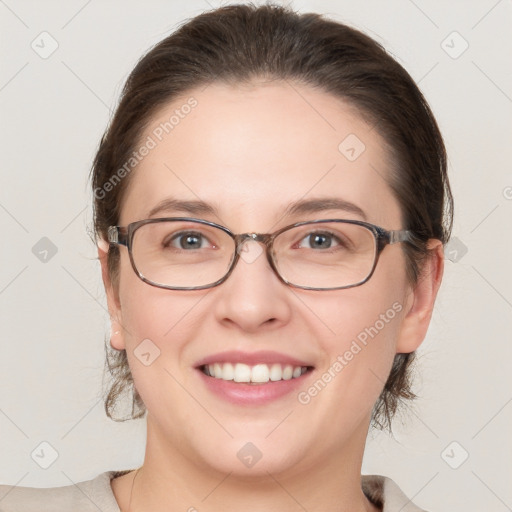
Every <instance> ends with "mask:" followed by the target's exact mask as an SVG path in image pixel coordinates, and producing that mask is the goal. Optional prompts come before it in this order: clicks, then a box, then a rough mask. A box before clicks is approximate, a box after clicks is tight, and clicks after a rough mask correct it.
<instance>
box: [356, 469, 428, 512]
mask: <svg viewBox="0 0 512 512" xmlns="http://www.w3.org/2000/svg"><path fill="white" fill-rule="evenodd" d="M361 487H362V489H363V492H364V494H365V496H366V497H367V498H368V499H369V500H370V501H371V502H372V503H373V504H375V505H377V506H379V507H382V511H383V512H398V511H400V512H426V511H425V510H423V509H421V508H419V507H417V506H416V505H415V504H414V503H412V501H411V500H410V499H409V498H408V497H407V496H406V495H405V494H404V493H403V491H402V490H401V489H400V487H398V485H397V484H396V483H395V482H394V481H393V480H392V479H391V478H389V477H386V476H382V475H361Z"/></svg>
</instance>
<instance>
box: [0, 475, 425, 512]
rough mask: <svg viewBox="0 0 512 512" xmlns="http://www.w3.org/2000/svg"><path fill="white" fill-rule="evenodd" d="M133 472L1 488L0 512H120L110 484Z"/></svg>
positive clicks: (389, 504) (383, 495)
mask: <svg viewBox="0 0 512 512" xmlns="http://www.w3.org/2000/svg"><path fill="white" fill-rule="evenodd" d="M130 471H132V470H126V471H106V472H105V473H101V474H100V475H98V476H97V477H96V478H93V479H92V480H87V481H85V482H80V483H78V484H76V485H67V486H64V487H49V488H42V489H39V488H36V487H16V486H11V485H0V512H98V511H101V512H120V510H119V506H118V504H117V501H116V499H115V497H114V493H113V492H112V487H111V486H110V480H111V479H112V478H116V477H118V476H122V475H124V474H126V473H129V472H130ZM361 486H362V489H363V492H364V494H365V495H366V497H367V498H368V499H369V500H370V501H371V502H372V503H373V504H374V505H376V506H378V507H383V509H382V510H383V512H426V511H424V510H422V509H420V508H418V507H416V506H415V505H414V504H413V503H412V502H411V501H410V500H409V499H408V498H407V496H406V495H405V494H404V493H403V492H402V491H401V490H400V488H399V487H398V486H397V485H396V484H395V482H394V481H393V480H391V479H390V478H388V477H385V476H381V475H362V476H361Z"/></svg>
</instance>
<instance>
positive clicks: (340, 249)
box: [274, 222, 377, 289]
mask: <svg viewBox="0 0 512 512" xmlns="http://www.w3.org/2000/svg"><path fill="white" fill-rule="evenodd" d="M376 250H377V247H376V243H375V236H374V234H373V232H372V231H371V230H369V229H368V228H366V227H364V226H360V225H358V224H350V223H343V222H321V223H312V224H305V225H302V226H297V227H294V228H291V229H289V230H287V231H284V232H283V233H281V234H280V235H278V236H277V237H276V238H275V240H274V261H275V264H276V268H277V269H278V271H279V273H280V274H281V277H282V278H283V279H284V280H285V281H287V282H289V283H290V284H294V285H296V286H304V287H311V288H324V289H328V288H339V287H343V286H353V285H356V284H359V283H361V282H363V281H364V280H365V279H366V278H367V277H368V276H369V275H370V273H371V271H372V268H373V265H374V262H375V256H376Z"/></svg>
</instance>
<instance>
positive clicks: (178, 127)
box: [109, 82, 423, 475]
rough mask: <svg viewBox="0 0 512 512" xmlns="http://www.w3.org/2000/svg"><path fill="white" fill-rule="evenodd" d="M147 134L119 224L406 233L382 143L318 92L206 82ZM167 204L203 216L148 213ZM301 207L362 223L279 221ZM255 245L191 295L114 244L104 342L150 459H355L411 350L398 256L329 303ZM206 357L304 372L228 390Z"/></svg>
mask: <svg viewBox="0 0 512 512" xmlns="http://www.w3.org/2000/svg"><path fill="white" fill-rule="evenodd" d="M190 98H193V100H191V99H190ZM187 102H188V103H187ZM185 104H188V105H193V106H192V107H191V108H186V107H183V105H185ZM172 116H174V118H173V119H172V121H171V124H169V119H170V118H171V117H172ZM165 123H168V124H167V125H166V124H165ZM163 127H166V128H163ZM148 136H149V137H150V138H151V139H152V140H153V142H155V144H153V143H149V144H148V146H153V145H154V147H151V148H150V149H149V150H148V152H147V153H148V154H147V155H146V156H144V157H143V159H142V160H141V161H140V163H139V164H138V165H137V166H136V168H135V169H134V170H133V171H132V172H133V175H132V176H131V182H130V184H129V188H128V190H127V194H126V196H125V199H124V203H123V208H122V214H121V218H120V220H119V225H122V226H126V225H128V224H129V223H131V222H134V221H138V220H141V219H146V218H148V217H150V216H153V217H155V218H156V217H177V216H188V217H196V218H201V219H206V220H209V221H213V222H216V223H218V224H222V225H224V226H226V227H227V228H229V229H230V230H231V231H232V232H233V233H247V232H250V233H270V232H274V231H276V230H278V229H279V228H281V227H284V226H287V225H290V224H293V223H296V222H300V221H307V220H317V219H325V218H333V217H334V218H340V219H355V220H366V221H368V222H370V223H374V224H377V225H379V226H382V227H384V228H386V229H389V230H392V229H401V228H402V227H403V226H402V223H401V213H400V208H399V204H398V202H397V200H396V199H395V198H394V196H393V194H392V192H391V190H390V188H389V186H388V185H387V183H386V176H387V175H388V173H389V172H390V167H391V165H392V164H391V161H390V160H389V158H388V155H387V153H386V150H385V147H384V143H383V140H382V139H381V138H380V136H379V134H378V133H377V131H376V130H375V129H373V128H372V127H371V126H369V125H367V124H366V123H365V122H364V121H363V120H362V118H361V117H360V116H359V115H358V114H357V113H356V112H355V111H354V110H353V109H351V108H349V107H348V106H347V104H346V103H344V102H343V101H341V100H339V99H337V98H335V97H334V96H331V95H329V94H327V93H325V92H321V91H319V90H315V89H313V88H309V87H306V86H300V85H297V84H293V87H292V85H291V84H288V83H284V82H273V83H258V84H255V85H253V86H245V87H236V88H235V87H232V86H227V85H222V84H214V85H210V86H208V87H206V88H205V89H201V90H194V91H191V92H190V94H188V95H185V96H184V97H183V98H180V99H179V100H176V101H174V102H172V103H171V104H169V105H167V106H166V107H165V108H163V109H161V111H160V112H159V113H158V115H157V116H155V117H154V118H153V119H152V122H151V123H150V125H149V126H148V128H147V130H146V132H145V134H144V136H143V137H142V143H146V144H147V142H148V140H149V139H148ZM159 139H161V140H159ZM169 199H174V200H178V201H188V202H201V203H206V204H207V205H209V206H210V207H211V208H210V209H211V210H215V212H216V213H215V214H214V213H209V212H208V211H207V210H206V209H205V208H202V209H201V208H198V207H197V205H196V206H195V208H196V209H195V210H187V209H180V208H178V207H170V208H168V209H165V208H164V209H160V210H159V211H157V212H156V211H154V210H155V208H156V207H157V206H159V205H162V204H163V202H165V201H166V200H169ZM312 199H315V200H327V199H337V200H343V201H345V202H346V203H347V204H348V203H352V204H353V205H356V206H357V207H358V208H359V209H360V210H361V211H362V212H363V215H364V217H363V216H362V215H361V214H360V213H358V212H357V211H356V209H355V208H343V205H339V207H334V208H333V207H332V206H333V205H332V204H331V206H329V207H327V208H326V209H320V208H317V209H315V208H311V211H308V209H307V208H303V209H302V213H295V214H286V215H285V212H286V210H287V208H288V207H289V206H290V205H291V204H293V203H296V202H299V201H302V202H304V201H310V200H312ZM189 206H190V205H189ZM317 207H318V204H317ZM152 210H153V214H152V215H151V214H150V212H151V211H152ZM263 247H264V246H263V245H261V244H259V243H257V242H253V241H251V242H249V243H248V244H247V245H246V247H245V250H244V251H243V252H242V257H241V258H240V260H239V261H238V264H237V266H236V268H235V269H234V271H233V272H232V274H231V275H230V276H229V278H228V279H227V280H226V281H225V282H224V283H222V284H221V285H219V286H217V287H214V288H211V289H206V290H195V291H173V290H165V289H160V288H156V287H153V286H150V285H148V284H146V283H144V282H143V281H142V280H140V279H139V278H138V277H137V276H136V274H135V273H134V271H133V269H132V267H131V265H130V261H129V257H128V251H127V250H126V248H123V247H121V248H120V251H121V262H120V280H119V288H118V295H116V296H115V298H114V296H113V295H112V294H110V295H109V304H110V308H111V311H114V315H115V316H116V317H117V319H118V320H119V322H120V324H121V325H122V326H123V329H122V332H121V334H120V335H119V336H116V337H115V338H114V339H113V340H112V343H113V345H114V346H115V347H116V348H118V349H122V348H126V350H127V354H128V360H129V364H130V367H131V370H132V373H133V377H134V381H135V385H136V388H137V390H138V391H139V393H140V395H141V397H142V399H143V401H144V403H145V405H146V407H147V409H148V448H147V449H148V450H151V449H153V450H155V453H156V452H157V451H158V453H159V454H160V455H162V454H164V456H169V457H176V456H177V454H179V456H181V457H183V458H184V459H187V460H189V461H194V464H196V465H198V466H201V467H208V468H210V469H212V470H215V469H216V470H218V471H221V472H223V473H227V472H234V473H239V474H248V475H255V474H257V473H258V472H262V473H263V472H266V471H270V472H272V473H273V474H276V473H278V472H280V471H300V470H307V469H310V468H311V467H313V466H314V465H318V464H326V461H328V460H334V458H337V460H340V456H341V455H345V457H346V458H345V459H341V460H342V461H343V460H347V457H353V458H356V459H357V457H359V456H360V455H361V454H360V450H361V447H362V446H363V445H364V440H365V438H366V434H367V429H368V422H369V419H370V415H371V410H372V407H373V405H374V403H375V401H376V400H377V398H378V396H379V394H380V392H381V390H382V388H383V385H384V382H385V381H386V379H387V376H388V374H389V371H390V368H391V364H392V361H393V358H394V356H395V354H396V353H397V352H408V351H411V350H413V349H414V348H416V347H411V346H409V345H408V343H409V342H408V341H407V340H405V339H404V328H405V327H404V326H405V325H406V324H407V313H408V312H409V310H410V309H411V305H412V302H413V295H412V292H411V289H410V288H409V286H408V283H407V280H406V272H405V259H404V256H403V253H402V248H401V244H396V245H392V246H388V247H387V248H386V249H385V250H384V252H383V253H382V254H381V257H380V259H379V262H378V265H377V268H376V270H375V273H374V274H373V276H372V277H371V279H370V280H369V281H368V282H366V283H365V284H363V285H362V286H358V287H354V288H349V289H342V290H329V291H311V290H303V289H297V288H292V287H289V286H287V285H285V284H284V283H283V282H281V281H280V280H279V279H278V277H277V276H276V275H275V274H274V272H273V271H272V269H271V267H270V266H269V264H268V261H267V259H266V257H265V255H264V254H263V253H261V252H262V251H261V249H263ZM260 253H261V254H260ZM422 337H423V336H421V338H422ZM141 343H142V344H141ZM142 354H144V355H142ZM205 361H207V362H210V363H219V364H221V365H222V364H223V363H232V364H233V365H235V364H236V363H245V364H248V365H249V366H251V367H253V366H255V365H256V364H258V363H261V364H266V365H267V366H269V367H271V366H272V365H274V364H276V365H278V366H277V367H276V368H279V365H282V367H283V368H284V367H285V366H286V365H288V364H291V365H292V366H293V367H295V366H300V367H308V371H307V372H306V373H304V374H303V375H301V376H300V377H298V378H292V379H291V380H285V381H282V380H281V381H269V382H267V383H259V384H247V383H234V382H232V381H231V382H228V381H225V380H223V379H217V378H215V377H211V376H207V375H205V373H203V371H202V369H201V365H202V364H203V363H204V362H205ZM242 369H245V367H242ZM275 371H277V370H275ZM276 378H277V377H276ZM356 447H357V448H356ZM260 457H261V458H260ZM259 458H260V459H259ZM258 459H259V460H258Z"/></svg>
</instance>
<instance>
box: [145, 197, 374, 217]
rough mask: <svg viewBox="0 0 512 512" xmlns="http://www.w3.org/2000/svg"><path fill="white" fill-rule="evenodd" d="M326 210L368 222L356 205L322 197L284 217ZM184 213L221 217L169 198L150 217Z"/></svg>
mask: <svg viewBox="0 0 512 512" xmlns="http://www.w3.org/2000/svg"><path fill="white" fill-rule="evenodd" d="M326 210H342V211H344V212H348V213H352V214H355V215H357V216H359V217H361V218H362V219H363V220H367V217H366V214H365V212H364V211H363V210H362V209H361V208H360V207H359V206H357V205H356V204H354V203H351V202H350V201H345V200H344V199H340V198H337V197H320V198H316V199H301V200H299V201H294V202H293V203H291V204H290V205H288V207H287V208H286V209H285V210H284V212H283V215H282V217H288V216H293V215H300V214H305V213H317V212H321V211H326ZM175 211H178V212H184V213H188V214H190V215H214V216H216V217H219V214H218V211H217V209H216V208H215V207H214V206H213V205H211V204H209V203H205V202H204V201H195V200H189V201H183V200H179V199H175V198H172V197H170V198H167V199H164V200H163V201H161V202H160V203H158V204H157V205H156V206H155V207H154V208H152V209H151V210H150V212H149V215H148V217H154V216H155V215H157V214H161V213H164V212H167V213H168V212H175Z"/></svg>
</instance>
